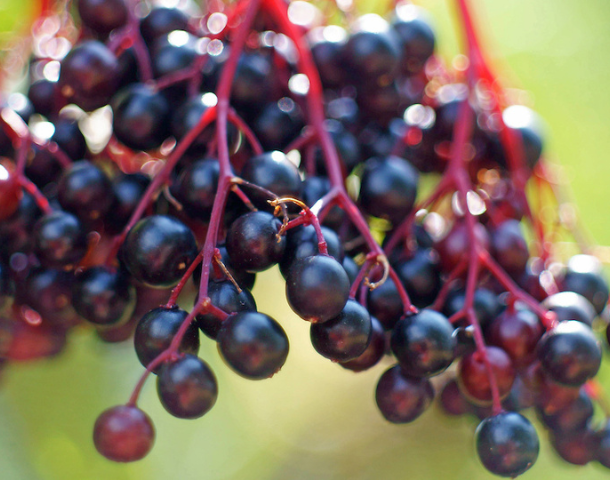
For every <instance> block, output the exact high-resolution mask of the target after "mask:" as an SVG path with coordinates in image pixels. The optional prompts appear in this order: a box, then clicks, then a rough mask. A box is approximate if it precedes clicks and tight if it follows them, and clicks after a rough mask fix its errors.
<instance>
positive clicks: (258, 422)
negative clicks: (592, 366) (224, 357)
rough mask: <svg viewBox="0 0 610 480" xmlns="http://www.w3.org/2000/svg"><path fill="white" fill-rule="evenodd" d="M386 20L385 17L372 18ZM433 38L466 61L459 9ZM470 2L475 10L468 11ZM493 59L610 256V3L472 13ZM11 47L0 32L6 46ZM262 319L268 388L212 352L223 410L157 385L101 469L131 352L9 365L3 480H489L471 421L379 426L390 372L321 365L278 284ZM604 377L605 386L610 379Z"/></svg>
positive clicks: (1, 402)
mask: <svg viewBox="0 0 610 480" xmlns="http://www.w3.org/2000/svg"><path fill="white" fill-rule="evenodd" d="M371 3H372V4H373V5H374V7H375V8H376V9H378V10H383V9H384V7H385V5H382V4H380V3H377V4H374V3H373V2H371ZM418 3H419V4H421V5H422V6H424V7H426V8H428V9H429V10H430V11H431V13H432V15H433V17H434V19H435V22H436V25H437V27H438V32H439V34H438V37H439V44H440V46H441V48H440V50H441V52H442V53H443V54H444V55H446V56H448V58H449V57H450V56H451V55H453V54H455V53H456V52H457V48H458V45H459V43H458V41H457V37H456V35H455V31H454V27H455V17H454V13H455V12H454V10H453V9H452V5H453V3H452V2H451V1H449V0H421V1H419V2H418ZM473 3H475V1H474V0H473ZM476 4H477V5H478V9H479V15H480V17H481V18H482V19H483V24H484V26H485V29H486V33H487V36H488V42H489V43H490V45H491V46H492V51H493V52H494V53H495V54H496V55H497V56H498V57H499V58H503V61H502V62H503V63H502V64H503V65H505V66H507V67H509V68H510V73H509V74H508V76H507V81H508V83H509V84H511V85H513V86H517V87H519V88H523V89H526V90H527V91H528V92H529V93H530V95H531V100H532V105H533V106H534V108H535V109H536V110H537V111H538V112H539V113H540V114H541V115H542V116H543V117H544V118H545V119H546V122H547V124H548V127H549V138H548V144H547V145H548V149H547V153H548V154H549V156H550V158H551V159H552V160H554V161H556V162H558V163H560V164H561V165H562V168H564V169H565V177H566V178H568V179H569V181H570V183H571V187H572V189H573V194H574V199H575V201H576V204H577V205H578V207H579V212H580V216H581V219H582V221H583V223H584V225H586V227H587V228H588V229H589V230H590V232H591V233H592V234H593V237H594V238H595V239H596V240H597V242H598V243H600V244H602V245H610V222H608V211H609V209H608V207H607V206H608V205H609V204H610V189H609V188H608V182H609V180H610V161H609V160H608V152H610V118H609V117H608V112H609V111H610V95H609V94H608V79H609V78H610V57H609V56H608V52H609V51H610V30H609V29H608V25H610V2H608V1H607V0H588V1H587V2H574V1H572V0H536V1H531V0H510V1H505V0H478V1H476ZM31 8H32V5H31V0H0V32H10V31H13V32H14V31H15V30H16V29H18V28H20V29H21V31H23V29H24V28H27V24H28V21H29V20H28V19H29V18H31V14H30V11H31ZM9 36H10V34H9V33H2V34H0V42H2V41H4V40H6V39H7V38H8V37H9ZM254 293H255V296H256V298H257V301H258V304H259V309H260V310H261V311H264V312H267V313H269V314H271V315H272V316H274V317H275V318H276V319H278V320H279V321H280V322H281V323H282V324H283V325H284V327H285V328H286V330H287V332H288V335H289V337H290V339H291V352H290V355H289V358H288V361H287V363H286V365H285V367H284V368H283V369H282V371H281V372H280V373H279V374H278V375H276V376H275V377H274V378H273V379H270V380H265V381H262V382H251V381H247V380H244V379H241V378H239V377H237V376H236V375H234V374H232V373H231V372H229V371H228V369H227V367H225V366H224V365H223V364H222V362H221V361H220V360H219V357H218V354H217V352H216V347H215V345H214V342H212V341H210V340H208V339H207V338H205V337H202V348H201V351H200V355H201V357H202V358H204V359H205V360H206V361H208V362H209V363H210V365H211V366H212V368H213V369H214V371H215V372H216V374H217V376H218V381H219V388H220V394H219V398H218V402H217V404H216V406H215V407H214V409H213V410H212V411H211V412H210V413H209V414H208V415H206V416H205V417H204V418H202V419H200V420H197V421H181V420H177V419H174V418H172V417H170V416H169V415H168V414H167V413H166V412H165V411H164V410H163V409H162V407H161V406H160V404H159V402H158V401H157V399H156V394H155V391H154V388H155V387H154V381H151V382H149V383H148V384H147V385H146V387H145V390H144V393H143V396H142V400H141V406H142V408H143V409H144V410H146V411H147V412H148V413H149V414H150V416H151V417H152V418H153V421H154V422H155V425H156V427H157V442H156V445H155V448H154V450H153V451H152V453H151V454H150V455H149V456H148V457H147V458H146V459H145V460H143V461H141V462H139V463H136V464H131V465H115V464H111V463H110V462H107V461H105V460H104V459H103V458H101V457H100V456H98V455H97V454H96V453H95V451H94V449H93V446H92V442H91V428H92V425H93V422H94V421H95V418H96V416H97V415H98V414H99V412H101V411H102V410H104V409H105V408H107V407H109V406H111V405H115V404H117V403H120V402H124V401H125V400H126V399H127V398H128V395H129V392H130V390H131V388H132V386H133V384H134V383H135V382H136V380H137V378H138V376H139V375H140V373H141V371H142V369H141V367H140V366H139V363H138V361H137V359H136V357H135V354H134V352H133V348H132V346H131V344H129V343H128V344H126V345H105V344H101V343H100V342H98V341H96V340H95V338H93V336H92V335H90V334H89V333H87V332H77V333H76V334H75V335H74V336H73V338H72V339H71V340H72V341H71V342H70V346H69V348H68V350H67V351H66V352H65V353H64V354H63V355H62V356H61V357H59V358H58V359H55V360H53V361H48V362H40V363H35V364H25V365H14V366H11V367H10V368H9V369H7V371H6V372H4V373H3V377H2V379H1V380H2V386H1V389H0V416H1V418H2V428H0V478H2V480H107V479H113V480H136V479H138V480H139V479H146V480H157V479H163V480H167V479H172V480H173V479H180V480H191V479H193V480H194V479H209V480H215V479H235V480H242V479H243V480H246V479H269V480H276V479H277V480H280V479H295V480H300V479H302V480H306V479H320V480H330V479H354V480H357V479H358V480H360V479H362V480H365V479H367V480H368V479H401V478H408V479H409V480H436V479H443V480H478V479H487V478H493V477H492V476H491V475H490V474H488V473H486V472H485V471H484V470H483V468H482V467H481V466H480V465H478V464H477V461H476V460H475V453H474V448H473V441H472V433H473V431H474V428H475V424H474V423H473V422H472V421H469V420H468V419H451V420H450V419H446V418H444V417H441V416H440V415H439V414H438V412H437V411H436V407H434V408H432V409H431V410H430V411H429V412H427V413H426V414H425V415H424V416H423V417H422V418H421V419H420V420H419V421H417V422H415V423H414V424H412V425H406V426H395V425H389V424H387V423H386V422H384V421H383V419H382V418H381V416H380V414H379V413H378V412H377V410H376V407H375V405H374V398H373V392H374V388H375V384H376V381H377V378H378V377H379V375H380V374H381V372H382V371H383V370H384V369H385V368H386V367H387V364H384V365H379V366H378V367H377V368H375V369H373V370H372V371H369V372H365V373H362V374H358V375H355V374H353V373H351V372H348V371H344V370H343V369H341V368H340V367H338V366H336V365H333V364H332V363H330V362H328V361H326V360H324V359H323V358H321V357H319V356H318V355H316V354H315V353H314V352H313V349H312V347H311V344H310V343H309V340H308V339H309V329H308V325H307V324H306V323H305V322H303V321H302V320H299V319H298V318H296V317H295V316H294V315H293V314H292V312H291V311H290V309H289V308H288V306H287V305H286V302H285V300H284V295H283V289H282V287H281V284H280V280H279V274H278V273H277V272H275V271H273V272H270V273H268V274H265V275H261V276H260V277H259V279H258V280H257V285H256V288H255V292H254ZM600 379H601V380H602V382H603V383H605V384H606V385H608V387H607V388H606V390H607V391H610V382H609V381H608V380H609V379H610V374H609V373H608V369H607V368H606V369H605V371H604V372H602V374H601V376H600ZM539 432H540V435H541V440H542V452H541V456H540V459H539V461H538V463H537V465H536V466H535V467H534V468H533V469H532V470H531V471H530V472H528V473H526V474H525V475H524V476H523V477H522V478H524V479H554V480H561V479H566V480H567V479H570V480H571V479H572V478H574V476H580V478H585V479H588V480H595V479H601V478H608V475H609V473H608V472H607V471H604V470H603V469H601V468H600V467H599V466H597V465H589V466H586V467H582V468H578V467H572V466H569V465H566V464H564V463H562V462H561V461H560V460H559V459H558V458H557V457H556V456H555V454H554V453H553V452H552V451H551V450H550V448H549V446H548V441H547V438H546V434H545V433H544V431H543V430H542V429H541V428H539Z"/></svg>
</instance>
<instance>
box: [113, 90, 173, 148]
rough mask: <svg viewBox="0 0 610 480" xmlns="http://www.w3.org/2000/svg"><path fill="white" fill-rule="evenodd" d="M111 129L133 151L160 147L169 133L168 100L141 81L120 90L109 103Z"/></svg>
mask: <svg viewBox="0 0 610 480" xmlns="http://www.w3.org/2000/svg"><path fill="white" fill-rule="evenodd" d="M111 106H112V113H113V117H112V129H113V132H114V134H115V135H116V137H117V138H118V139H119V141H121V142H122V143H123V144H124V145H126V146H127V147H129V148H132V149H134V150H151V149H153V148H157V147H159V146H160V145H161V144H162V143H163V141H164V140H165V139H166V138H167V137H168V136H169V115H170V108H169V102H168V101H167V99H166V98H165V96H164V95H163V93H161V92H156V91H155V90H153V89H152V88H151V87H149V86H147V85H143V84H141V83H135V84H132V85H129V86H127V87H125V88H123V89H122V90H120V91H119V92H118V93H117V94H116V95H115V96H114V97H113V98H112V102H111Z"/></svg>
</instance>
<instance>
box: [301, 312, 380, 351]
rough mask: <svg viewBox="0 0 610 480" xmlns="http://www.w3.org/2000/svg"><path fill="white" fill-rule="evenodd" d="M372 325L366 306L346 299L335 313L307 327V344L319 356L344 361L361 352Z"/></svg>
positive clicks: (370, 332) (369, 336)
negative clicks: (308, 336) (308, 333)
mask: <svg viewBox="0 0 610 480" xmlns="http://www.w3.org/2000/svg"><path fill="white" fill-rule="evenodd" d="M372 334H373V326H372V323H371V317H370V315H369V313H368V312H367V311H366V309H365V308H364V307H363V306H362V305H360V304H359V303H358V302H356V301H355V300H348V301H347V303H346V304H345V307H343V310H342V311H341V313H339V315H337V316H336V317H334V318H331V319H330V320H328V321H327V322H324V323H314V324H313V325H312V326H311V329H310V337H311V343H312V345H313V347H314V348H315V349H316V352H318V353H319V354H320V355H322V356H323V357H326V358H328V359H330V360H333V361H335V362H346V361H348V360H353V359H355V358H357V357H359V356H360V355H362V354H363V353H364V352H365V350H366V349H367V347H368V346H369V344H370V342H371V338H372Z"/></svg>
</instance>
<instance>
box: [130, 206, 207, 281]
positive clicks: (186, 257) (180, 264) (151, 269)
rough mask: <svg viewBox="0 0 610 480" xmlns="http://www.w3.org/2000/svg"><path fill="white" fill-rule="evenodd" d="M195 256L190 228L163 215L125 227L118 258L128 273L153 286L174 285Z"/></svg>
mask: <svg viewBox="0 0 610 480" xmlns="http://www.w3.org/2000/svg"><path fill="white" fill-rule="evenodd" d="M196 256H197V243H196V241H195V236H194V235H193V232H192V231H191V230H190V228H188V227H187V226H186V225H184V223H182V222H181V221H180V220H178V219H177V218H174V217H170V216H167V215H152V216H150V217H146V218H144V219H143V220H140V221H139V222H138V223H136V225H135V226H134V227H133V228H132V229H131V230H130V231H129V234H128V235H127V238H126V239H125V243H124V244H123V247H122V259H123V261H124V262H125V266H126V267H127V270H128V271H129V273H130V274H131V275H133V277H134V278H135V279H136V280H138V281H139V282H142V283H144V284H145V285H148V286H150V287H155V288H168V287H173V286H174V285H176V284H177V283H178V281H179V280H180V278H181V277H182V275H183V274H184V272H185V271H186V270H187V268H188V267H189V265H190V264H191V263H192V262H193V260H194V259H195V257H196Z"/></svg>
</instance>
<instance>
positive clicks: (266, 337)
mask: <svg viewBox="0 0 610 480" xmlns="http://www.w3.org/2000/svg"><path fill="white" fill-rule="evenodd" d="M217 340H218V349H219V351H220V353H221V354H222V357H223V358H224V360H225V361H226V362H227V364H228V365H229V366H230V367H231V368H232V369H233V370H234V371H235V372H237V373H238V374H240V375H241V376H243V377H245V378H248V379H250V380H262V379H264V378H269V377H271V376H273V375H274V374H276V373H277V372H279V370H280V369H281V368H282V366H283V365H284V362H285V361H286V357H287V356H288V337H287V336H286V333H285V332H284V329H283V328H282V327H281V326H280V324H279V323H277V322H276V321H275V320H274V319H273V318H271V317H270V316H268V315H265V314H264V313H259V312H239V313H236V314H235V315H231V316H230V317H229V318H227V319H226V320H225V321H224V322H223V325H222V328H221V329H220V331H219V332H218V338H217Z"/></svg>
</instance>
